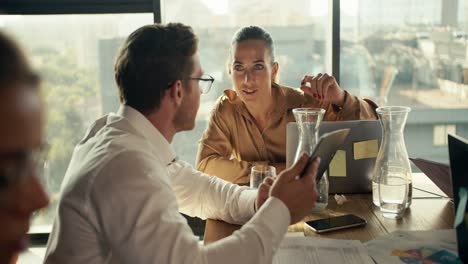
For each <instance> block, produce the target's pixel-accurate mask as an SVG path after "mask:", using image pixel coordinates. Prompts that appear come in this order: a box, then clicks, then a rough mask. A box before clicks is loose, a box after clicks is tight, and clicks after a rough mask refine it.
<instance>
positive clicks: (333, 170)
mask: <svg viewBox="0 0 468 264" xmlns="http://www.w3.org/2000/svg"><path fill="white" fill-rule="evenodd" d="M328 173H329V176H331V177H346V151H344V150H337V151H336V153H335V156H334V157H333V159H332V161H331V162H330V167H329V171H328Z"/></svg>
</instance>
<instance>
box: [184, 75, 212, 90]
mask: <svg viewBox="0 0 468 264" xmlns="http://www.w3.org/2000/svg"><path fill="white" fill-rule="evenodd" d="M188 79H189V80H197V81H202V83H200V82H198V85H200V90H201V93H202V94H207V93H208V92H209V91H210V89H211V85H212V84H213V82H214V78H213V77H212V76H211V75H208V74H205V75H203V76H202V77H199V78H194V77H190V78H188Z"/></svg>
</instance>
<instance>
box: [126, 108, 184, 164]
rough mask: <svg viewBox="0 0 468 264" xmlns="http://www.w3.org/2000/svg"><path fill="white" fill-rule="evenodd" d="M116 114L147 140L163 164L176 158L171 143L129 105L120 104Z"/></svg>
mask: <svg viewBox="0 0 468 264" xmlns="http://www.w3.org/2000/svg"><path fill="white" fill-rule="evenodd" d="M117 115H118V116H121V117H123V118H125V119H126V120H128V122H129V123H130V124H131V125H132V126H133V127H134V128H135V129H137V130H138V131H139V132H140V133H141V134H142V135H143V136H144V137H145V138H146V139H147V140H148V141H149V143H150V144H151V146H152V147H153V150H154V153H155V154H156V155H157V156H159V157H161V159H162V161H163V162H164V164H166V165H169V164H170V163H172V162H173V161H175V160H176V159H177V157H176V153H175V151H174V149H173V148H172V146H171V144H170V143H169V142H168V141H167V140H166V138H165V137H164V136H163V135H162V134H161V132H159V130H158V129H157V128H156V127H154V126H153V124H151V122H150V121H149V120H148V119H147V118H146V117H145V116H144V115H142V114H141V113H140V112H138V111H137V110H135V109H134V108H133V107H131V106H128V105H121V106H120V107H119V110H118V111H117Z"/></svg>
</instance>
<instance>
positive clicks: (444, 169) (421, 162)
mask: <svg viewBox="0 0 468 264" xmlns="http://www.w3.org/2000/svg"><path fill="white" fill-rule="evenodd" d="M409 159H410V160H411V161H412V162H413V163H414V165H416V167H418V168H419V169H420V170H421V171H422V172H423V173H424V174H425V175H426V176H427V177H428V178H429V179H430V180H431V181H432V182H433V183H434V184H435V185H436V186H437V187H439V189H440V190H441V191H442V192H443V193H445V194H446V195H447V197H448V198H450V199H453V193H452V183H451V180H450V178H451V176H450V166H449V165H447V164H444V163H440V162H436V161H432V160H426V159H420V158H409ZM413 197H414V196H413Z"/></svg>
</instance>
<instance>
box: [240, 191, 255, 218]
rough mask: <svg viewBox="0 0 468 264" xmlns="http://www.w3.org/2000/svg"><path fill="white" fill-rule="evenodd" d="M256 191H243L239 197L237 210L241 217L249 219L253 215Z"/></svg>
mask: <svg viewBox="0 0 468 264" xmlns="http://www.w3.org/2000/svg"><path fill="white" fill-rule="evenodd" d="M257 192H258V191H257V190H254V189H247V188H246V189H245V190H243V191H242V192H241V194H240V197H239V210H240V212H241V214H242V215H246V216H248V219H250V218H251V217H252V216H253V215H254V214H255V200H256V199H257Z"/></svg>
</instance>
